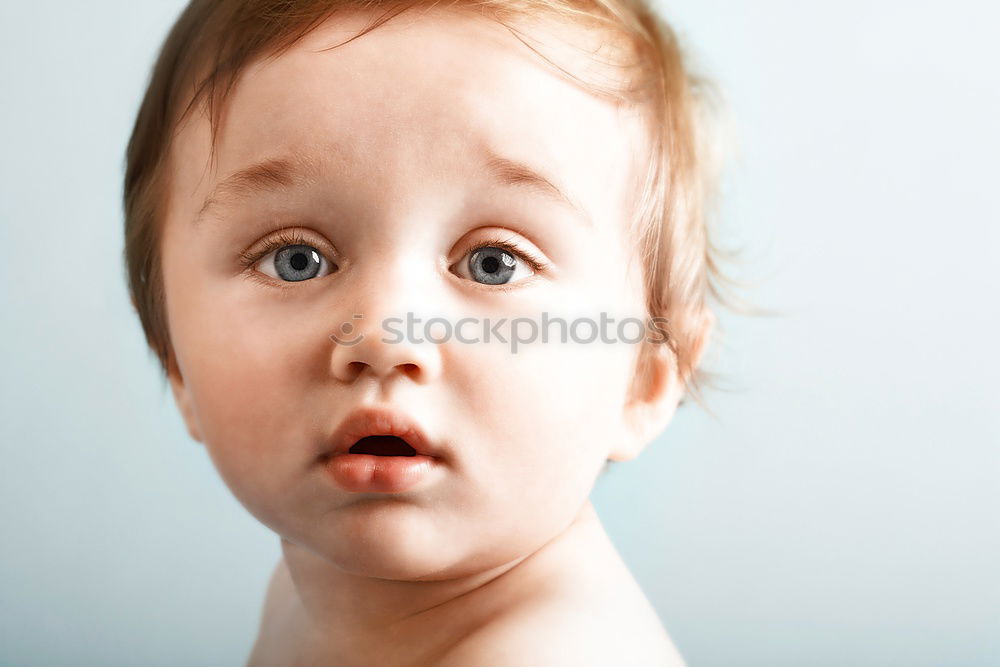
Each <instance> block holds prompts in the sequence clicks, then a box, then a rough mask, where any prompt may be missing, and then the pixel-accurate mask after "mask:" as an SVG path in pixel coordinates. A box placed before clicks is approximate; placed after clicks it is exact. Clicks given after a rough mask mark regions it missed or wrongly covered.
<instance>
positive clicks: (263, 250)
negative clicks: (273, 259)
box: [239, 229, 336, 269]
mask: <svg viewBox="0 0 1000 667" xmlns="http://www.w3.org/2000/svg"><path fill="white" fill-rule="evenodd" d="M289 245H307V246H312V247H315V248H316V249H317V250H320V248H319V247H317V246H327V245H328V244H326V243H322V242H319V243H318V242H316V241H315V240H311V239H310V238H309V237H308V236H306V235H305V234H303V233H302V231H301V230H299V229H281V230H278V231H277V232H275V233H274V234H272V235H271V236H269V237H267V238H266V239H265V240H264V241H263V243H262V244H260V245H259V246H257V247H256V249H254V250H250V249H247V250H244V251H242V252H241V253H240V255H239V261H240V265H241V266H242V267H243V268H244V269H249V268H252V267H254V266H256V265H257V263H258V262H260V260H262V259H264V258H265V257H267V256H268V255H269V254H270V253H272V252H274V251H275V250H280V249H281V248H283V247H285V246H289ZM251 247H254V246H251ZM325 256H326V255H324V257H325ZM326 260H327V261H328V262H330V263H331V264H334V265H336V262H334V261H333V259H331V258H330V257H326Z"/></svg>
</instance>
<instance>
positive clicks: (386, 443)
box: [348, 435, 417, 456]
mask: <svg viewBox="0 0 1000 667" xmlns="http://www.w3.org/2000/svg"><path fill="white" fill-rule="evenodd" d="M348 453H350V454H374V455H375V456H416V455H417V450H415V449H414V448H413V447H411V446H410V445H409V443H407V442H406V440H403V439H402V438H399V437H397V436H394V435H369V436H366V437H364V438H361V439H360V440H358V441H357V442H356V443H354V444H353V445H351V448H350V449H349V450H348Z"/></svg>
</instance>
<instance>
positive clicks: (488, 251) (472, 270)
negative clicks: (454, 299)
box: [459, 244, 534, 285]
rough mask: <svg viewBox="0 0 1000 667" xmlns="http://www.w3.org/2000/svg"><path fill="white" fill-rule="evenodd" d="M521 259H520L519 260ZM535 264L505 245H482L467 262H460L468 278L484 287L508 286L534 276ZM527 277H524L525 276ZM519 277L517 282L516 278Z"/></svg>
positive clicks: (473, 251) (472, 253)
mask: <svg viewBox="0 0 1000 667" xmlns="http://www.w3.org/2000/svg"><path fill="white" fill-rule="evenodd" d="M519 257H520V259H519ZM533 265H534V262H533V261H531V260H529V259H525V258H523V257H522V256H521V254H520V253H519V252H517V251H516V250H514V249H513V248H511V247H507V246H506V245H504V244H499V245H497V244H494V245H487V244H484V245H480V246H479V247H477V248H474V249H473V250H472V252H471V253H470V255H469V260H468V261H467V262H460V263H459V266H461V267H463V268H465V270H466V271H467V273H468V276H465V275H463V276H462V277H463V278H465V277H469V278H471V279H472V280H474V281H476V282H477V283H481V284H483V285H506V284H507V283H510V282H520V280H522V279H523V278H530V277H531V276H532V275H534V270H533V269H534V266H533ZM525 273H526V275H522V274H525ZM515 277H517V280H514V278H515Z"/></svg>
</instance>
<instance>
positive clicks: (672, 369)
mask: <svg viewBox="0 0 1000 667" xmlns="http://www.w3.org/2000/svg"><path fill="white" fill-rule="evenodd" d="M676 367H677V365H676V362H675V361H674V355H673V353H672V351H671V350H670V348H669V347H668V346H666V345H652V346H648V347H644V348H643V349H642V350H640V352H639V359H638V360H637V364H636V373H635V377H634V379H633V383H632V388H631V392H630V395H629V397H628V399H627V400H626V403H625V405H624V413H623V415H622V417H623V421H624V425H625V431H626V437H627V440H626V442H623V443H622V444H621V445H619V446H618V447H617V448H616V449H615V450H614V451H612V452H611V453H610V454H609V456H608V458H610V459H611V460H612V461H629V460H631V459H634V458H635V457H637V456H638V455H639V454H640V453H641V452H642V450H643V449H645V447H646V445H648V444H649V443H650V442H651V441H652V440H653V438H655V437H656V436H657V435H659V434H660V433H661V432H662V431H663V430H664V429H665V428H666V427H667V424H668V423H669V422H670V420H671V419H672V418H673V416H674V413H675V412H676V410H677V403H678V402H679V401H680V399H681V396H682V395H683V393H684V392H683V385H682V383H681V382H680V380H679V378H678V377H677V371H676Z"/></svg>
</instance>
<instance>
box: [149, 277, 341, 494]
mask: <svg viewBox="0 0 1000 667" xmlns="http://www.w3.org/2000/svg"><path fill="white" fill-rule="evenodd" d="M166 268H171V267H169V266H168V267H166ZM170 278H172V279H170ZM165 288H166V290H167V296H168V299H167V302H168V318H169V321H170V323H171V337H172V342H173V345H174V351H175V354H176V356H177V360H178V364H179V366H180V368H181V372H182V374H183V376H184V382H185V387H186V390H187V391H188V392H189V393H190V395H191V398H192V401H193V403H194V406H195V411H196V414H197V416H198V421H199V425H200V427H201V430H202V434H203V436H204V442H205V446H206V448H207V449H208V451H209V453H210V455H211V456H212V459H213V462H214V463H215V464H216V467H217V468H218V470H219V473H220V475H221V476H222V477H223V478H224V479H225V481H226V482H227V484H228V485H229V486H230V488H232V489H233V491H234V493H235V494H236V495H237V496H238V497H240V498H241V499H245V497H246V496H247V495H262V494H265V495H266V493H268V492H274V491H280V490H281V487H282V485H283V484H285V482H284V481H283V476H284V475H285V474H287V475H288V476H289V480H290V479H291V475H292V470H293V468H294V467H295V466H297V465H298V464H299V463H300V462H302V461H306V460H307V459H308V458H309V457H310V456H311V455H312V454H313V448H314V446H315V444H314V440H315V435H314V434H313V433H312V432H309V431H308V428H309V427H310V426H311V424H310V423H309V422H308V420H307V419H305V418H304V416H305V415H307V414H309V413H308V407H307V404H306V402H307V400H308V398H309V397H310V396H313V397H315V396H316V394H317V392H316V391H315V387H314V384H315V383H314V380H315V379H316V378H315V377H314V376H317V374H318V373H319V370H317V369H320V370H321V369H322V368H324V366H323V365H322V364H321V363H319V364H317V359H316V358H315V357H316V350H317V349H319V348H321V347H322V346H321V345H317V344H316V341H315V340H314V339H317V337H318V339H319V340H321V341H322V340H323V336H324V333H323V332H322V331H302V330H301V328H300V325H299V324H298V323H299V322H302V321H304V318H301V317H296V314H295V313H294V312H283V309H282V308H278V309H275V307H274V306H273V304H272V307H271V308H270V309H269V310H266V311H265V310H264V309H262V308H261V307H260V306H259V305H258V304H256V303H254V302H253V300H252V299H250V298H248V297H247V296H246V294H247V293H248V292H249V293H251V294H252V289H248V285H247V284H246V283H245V282H244V281H243V280H241V279H239V278H234V279H231V280H228V281H209V280H202V281H198V282H196V281H195V280H193V279H190V278H189V276H187V275H183V274H176V273H175V274H169V275H168V279H167V280H165ZM276 310H277V311H278V312H276ZM289 310H291V308H290V307H289ZM310 374H312V375H310ZM313 400H316V399H315V398H313Z"/></svg>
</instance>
